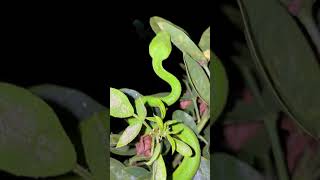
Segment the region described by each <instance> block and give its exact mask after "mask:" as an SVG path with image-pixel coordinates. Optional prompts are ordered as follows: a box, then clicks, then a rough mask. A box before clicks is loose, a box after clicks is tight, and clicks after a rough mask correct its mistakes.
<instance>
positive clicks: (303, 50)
mask: <svg viewBox="0 0 320 180" xmlns="http://www.w3.org/2000/svg"><path fill="white" fill-rule="evenodd" d="M239 6H240V9H241V12H242V15H243V19H244V22H245V32H246V38H247V42H248V45H249V47H250V51H251V53H252V55H253V60H254V62H255V64H256V65H257V69H258V71H259V73H261V74H262V75H261V76H262V77H263V78H264V80H265V81H266V82H267V83H268V85H269V88H270V89H272V92H273V97H272V98H274V99H277V101H278V103H279V104H280V105H281V108H282V110H283V111H284V112H286V113H288V115H289V116H291V118H293V119H294V120H295V121H296V122H298V123H299V124H300V125H301V127H303V128H304V129H305V130H306V132H308V133H309V134H311V135H313V136H314V137H316V138H319V137H320V121H318V119H319V118H320V111H318V109H319V107H320V96H317V94H318V93H319V92H320V68H319V64H318V62H317V59H316V57H315V55H314V53H313V51H312V49H311V47H310V44H309V43H308V41H307V40H306V38H305V37H304V34H303V33H302V32H301V30H300V29H299V26H298V25H297V24H296V22H295V21H294V19H293V18H292V17H291V16H290V15H289V14H288V13H287V11H286V9H285V8H284V7H283V6H282V5H281V4H280V3H279V2H278V1H275V0H273V1H262V0H260V1H254V0H242V1H240V0H239ZM270 9H272V13H270V11H269V10H270ZM288 29H290V31H288Z"/></svg>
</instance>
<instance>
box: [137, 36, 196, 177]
mask: <svg viewBox="0 0 320 180" xmlns="http://www.w3.org/2000/svg"><path fill="white" fill-rule="evenodd" d="M171 50H172V47H171V39H170V34H169V33H168V32H165V31H160V32H158V33H157V34H156V36H155V37H154V38H153V39H152V41H151V43H150V45H149V54H150V56H151V57H152V67H153V70H154V71H155V73H156V74H157V76H159V77H160V78H161V79H162V80H164V81H166V82H167V83H168V84H169V85H170V87H171V92H170V93H169V94H168V95H167V96H163V97H155V96H143V97H141V98H142V100H143V102H144V103H148V104H149V105H150V106H152V107H158V108H160V109H164V111H162V113H161V114H162V115H161V116H162V118H164V116H165V107H164V104H163V103H162V102H164V103H165V104H166V105H168V106H171V105H172V104H174V103H175V102H176V101H177V100H178V99H179V97H180V95H181V84H180V82H179V80H178V79H177V78H176V77H175V76H174V75H172V74H171V73H169V72H168V71H166V70H165V69H164V68H163V66H162V62H163V61H164V60H166V59H167V58H168V57H169V55H170V53H171ZM159 99H160V100H161V101H160V100H159ZM181 128H183V131H182V132H181V133H179V134H177V135H176V136H177V137H178V138H179V139H181V140H182V141H184V142H185V143H187V144H188V145H189V146H190V147H191V148H192V149H193V151H194V154H193V156H191V157H184V158H183V160H182V163H181V164H180V165H179V166H178V167H177V169H176V170H175V171H174V173H173V175H172V178H173V180H180V179H185V180H188V179H192V178H193V176H194V175H195V174H196V172H197V170H198V168H199V166H200V158H201V150H200V145H199V141H198V138H197V136H196V135H195V134H194V133H193V131H192V130H191V129H190V128H189V127H187V126H186V125H184V124H182V123H179V124H175V125H172V129H173V130H175V129H181Z"/></svg>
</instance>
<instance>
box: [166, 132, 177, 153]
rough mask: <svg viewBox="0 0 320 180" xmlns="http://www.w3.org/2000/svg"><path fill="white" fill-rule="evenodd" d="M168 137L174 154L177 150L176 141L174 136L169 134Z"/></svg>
mask: <svg viewBox="0 0 320 180" xmlns="http://www.w3.org/2000/svg"><path fill="white" fill-rule="evenodd" d="M167 139H168V141H169V143H170V145H171V150H172V154H173V153H174V152H175V151H176V142H175V141H174V140H173V138H172V137H171V136H170V135H169V134H168V135H167Z"/></svg>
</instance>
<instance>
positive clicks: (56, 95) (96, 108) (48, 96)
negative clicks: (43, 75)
mask: <svg viewBox="0 0 320 180" xmlns="http://www.w3.org/2000/svg"><path fill="white" fill-rule="evenodd" d="M29 89H30V91H31V92H32V93H34V94H36V95H37V96H39V97H41V98H42V99H44V100H46V101H49V102H53V103H55V104H58V105H59V106H60V107H62V108H64V109H66V110H68V111H69V112H71V113H72V114H73V115H74V116H75V117H76V118H77V119H79V120H84V119H88V118H90V117H91V116H92V115H93V114H94V113H97V112H101V111H105V110H106V107H104V106H103V105H101V104H100V103H98V102H97V101H95V100H94V99H92V98H91V97H89V96H88V95H86V94H84V93H83V92H81V91H78V90H75V89H71V88H67V87H63V86H57V85H53V84H43V85H37V86H32V87H31V88H29Z"/></svg>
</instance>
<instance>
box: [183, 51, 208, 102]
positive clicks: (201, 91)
mask: <svg viewBox="0 0 320 180" xmlns="http://www.w3.org/2000/svg"><path fill="white" fill-rule="evenodd" d="M183 60H184V62H185V64H186V67H187V74H188V77H189V80H190V82H191V84H192V85H193V87H194V89H195V90H196V92H197V93H198V95H199V96H200V98H201V99H202V100H204V101H205V102H206V104H208V105H209V104H210V81H209V78H208V76H207V74H206V73H205V71H204V70H203V69H202V67H201V66H200V64H199V63H197V62H196V61H194V60H193V59H192V58H191V57H190V56H189V55H187V54H183Z"/></svg>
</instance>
